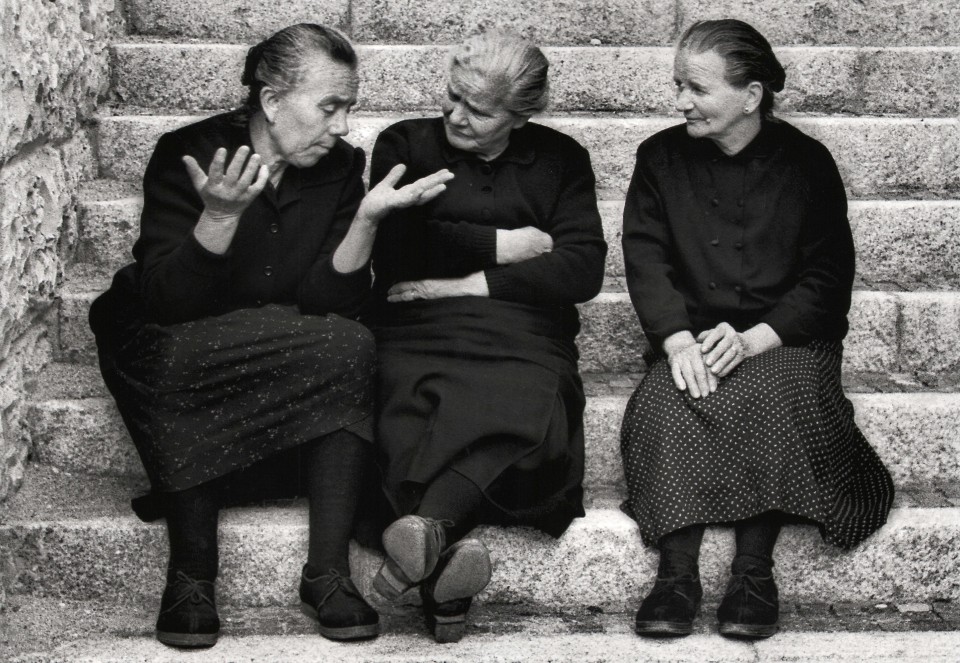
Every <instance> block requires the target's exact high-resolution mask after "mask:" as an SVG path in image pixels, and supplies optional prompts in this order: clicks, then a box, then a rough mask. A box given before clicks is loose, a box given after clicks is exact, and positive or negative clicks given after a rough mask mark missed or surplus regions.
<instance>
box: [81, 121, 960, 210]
mask: <svg viewBox="0 0 960 663" xmlns="http://www.w3.org/2000/svg"><path fill="white" fill-rule="evenodd" d="M197 119H199V118H198V117H197V116H160V117H149V116H118V117H108V118H102V119H101V121H100V129H99V144H100V169H101V174H102V175H103V176H104V177H112V178H116V179H121V180H139V179H140V178H141V177H142V175H143V170H144V168H145V166H146V162H147V159H148V158H149V155H150V153H151V152H152V151H153V147H154V145H155V144H156V141H157V138H158V137H159V136H160V134H161V133H163V132H164V131H170V130H172V129H174V128H176V127H179V126H182V125H184V124H187V123H189V122H192V121H195V120H197ZM397 119H398V118H397V117H367V116H362V117H361V116H358V117H356V118H354V119H353V120H352V121H351V128H352V131H351V134H350V135H349V136H348V139H349V140H350V141H351V142H352V143H354V144H356V145H359V146H361V147H363V148H364V149H365V150H366V151H367V153H368V154H369V153H370V150H371V148H372V147H373V142H374V140H375V138H376V135H377V134H378V133H379V131H381V130H382V129H384V128H385V127H387V126H389V125H390V124H392V123H393V122H394V121H396V120H397ZM789 119H790V121H791V122H793V123H794V124H796V125H797V126H798V127H799V128H800V129H802V130H803V131H805V132H807V133H809V134H810V135H811V136H813V137H814V138H817V139H818V140H820V141H822V142H823V143H824V144H825V145H826V146H827V147H828V148H829V149H830V151H831V152H832V154H833V156H834V158H835V159H836V160H837V163H838V165H839V168H840V171H841V174H842V175H843V178H844V182H845V184H846V186H847V191H848V193H849V194H850V196H851V197H852V198H876V197H893V196H899V197H918V196H923V197H926V198H930V197H933V198H942V197H950V195H951V194H952V193H955V192H957V191H958V190H960V124H958V122H957V121H956V120H947V119H939V120H938V119H933V120H915V119H887V118H869V119H868V118H858V119H835V118H809V117H798V118H789ZM541 121H542V122H543V124H547V125H549V126H552V127H554V128H556V129H558V130H560V131H563V132H565V133H568V134H570V135H571V136H573V137H574V138H576V139H577V140H578V141H580V142H581V144H583V145H584V146H585V147H586V148H587V149H588V150H589V151H590V153H591V158H592V161H593V167H594V171H595V173H596V176H597V187H598V189H599V190H600V191H601V192H602V194H603V196H604V197H606V198H615V197H622V195H623V192H624V191H625V190H626V187H627V185H628V184H629V178H630V175H631V174H632V172H633V167H634V162H635V158H636V148H637V145H638V144H639V143H640V142H641V141H642V140H644V139H645V138H647V137H649V136H650V135H652V134H653V133H655V132H657V131H659V130H661V129H664V128H666V127H669V126H673V125H676V124H677V123H678V121H677V119H676V118H666V117H658V118H644V119H622V118H602V119H598V118H575V117H547V118H543V119H542V120H541Z"/></svg>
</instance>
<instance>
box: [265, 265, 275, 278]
mask: <svg viewBox="0 0 960 663" xmlns="http://www.w3.org/2000/svg"><path fill="white" fill-rule="evenodd" d="M263 275H264V276H273V267H271V266H270V265H267V266H266V267H264V268H263Z"/></svg>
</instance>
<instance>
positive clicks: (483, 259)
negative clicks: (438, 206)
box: [370, 127, 497, 277]
mask: <svg viewBox="0 0 960 663" xmlns="http://www.w3.org/2000/svg"><path fill="white" fill-rule="evenodd" d="M398 164H405V165H406V166H407V172H406V173H405V175H404V177H403V179H402V180H401V181H400V184H399V186H402V185H405V184H409V183H410V182H412V181H414V180H415V179H417V177H420V176H423V175H428V174H429V173H419V170H417V169H416V165H415V164H412V163H411V157H410V146H409V145H408V138H407V136H406V135H405V134H403V133H401V132H400V131H399V130H397V129H395V128H393V127H391V128H389V129H386V130H385V131H383V132H381V134H380V136H379V137H378V138H377V142H376V144H375V145H374V148H373V159H372V162H371V166H370V186H371V187H372V186H375V185H376V184H377V183H379V182H380V181H381V180H382V179H383V178H384V177H386V175H387V173H389V172H390V169H392V168H393V167H394V166H396V165H398ZM416 173H419V174H418V175H417V174H416ZM378 237H380V238H381V239H380V241H379V242H378V243H379V244H380V245H381V246H385V247H389V249H390V251H389V252H381V253H380V254H379V255H378V262H380V263H381V266H383V265H382V261H381V260H380V258H381V257H382V258H383V260H389V259H390V255H394V256H397V257H401V256H402V259H403V262H404V263H405V264H407V265H415V266H419V269H417V271H420V272H422V273H429V274H431V275H432V276H438V277H443V276H463V275H465V274H469V273H471V272H476V271H479V270H481V269H483V268H485V267H488V266H492V265H495V264H496V262H497V230H496V228H494V227H491V226H485V225H479V224H475V223H468V222H466V221H453V220H440V219H433V218H429V217H427V216H425V215H424V214H423V211H422V208H419V207H411V208H408V209H405V210H398V211H396V212H394V213H392V214H390V215H389V216H388V217H387V218H386V219H384V220H383V222H381V224H380V231H379V233H378Z"/></svg>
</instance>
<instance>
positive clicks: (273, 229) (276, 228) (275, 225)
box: [270, 223, 280, 235]
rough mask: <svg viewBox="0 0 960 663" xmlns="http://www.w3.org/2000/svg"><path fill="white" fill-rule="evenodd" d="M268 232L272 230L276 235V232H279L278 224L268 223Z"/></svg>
mask: <svg viewBox="0 0 960 663" xmlns="http://www.w3.org/2000/svg"><path fill="white" fill-rule="evenodd" d="M270 232H272V233H273V234H274V235H276V234H277V233H278V232H280V225H279V224H277V223H271V224H270Z"/></svg>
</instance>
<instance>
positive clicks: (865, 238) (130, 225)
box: [77, 198, 960, 289]
mask: <svg viewBox="0 0 960 663" xmlns="http://www.w3.org/2000/svg"><path fill="white" fill-rule="evenodd" d="M142 205H143V201H142V200H141V199H139V198H130V199H123V200H117V201H107V202H88V203H86V204H84V205H83V206H82V207H81V215H80V250H79V252H78V256H77V258H78V260H79V261H81V262H83V263H85V264H86V265H89V266H96V271H95V273H96V274H98V275H99V276H101V277H102V278H103V279H105V280H106V279H109V278H110V277H111V276H112V275H113V272H114V271H116V270H117V269H118V268H120V267H121V266H123V265H125V264H127V263H128V262H130V261H131V259H132V258H131V254H130V249H131V247H132V246H133V242H134V241H135V240H136V238H137V236H138V235H139V232H140V226H139V224H140V218H139V217H140V209H141V207H142ZM600 214H601V216H602V217H603V232H604V236H605V237H606V240H607V246H608V251H607V264H606V273H607V275H608V276H622V275H623V271H624V270H623V250H622V249H621V247H620V238H621V234H622V233H621V228H622V224H623V203H622V202H621V201H603V202H601V203H600ZM850 223H851V225H852V227H853V230H854V242H855V244H856V247H857V276H858V278H859V279H860V280H861V281H863V282H865V283H868V284H875V283H883V284H886V283H894V284H907V285H909V284H923V285H924V286H925V287H927V288H945V289H946V288H951V289H957V288H960V204H958V203H956V202H953V201H950V202H887V201H859V202H854V203H852V204H851V206H850Z"/></svg>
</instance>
